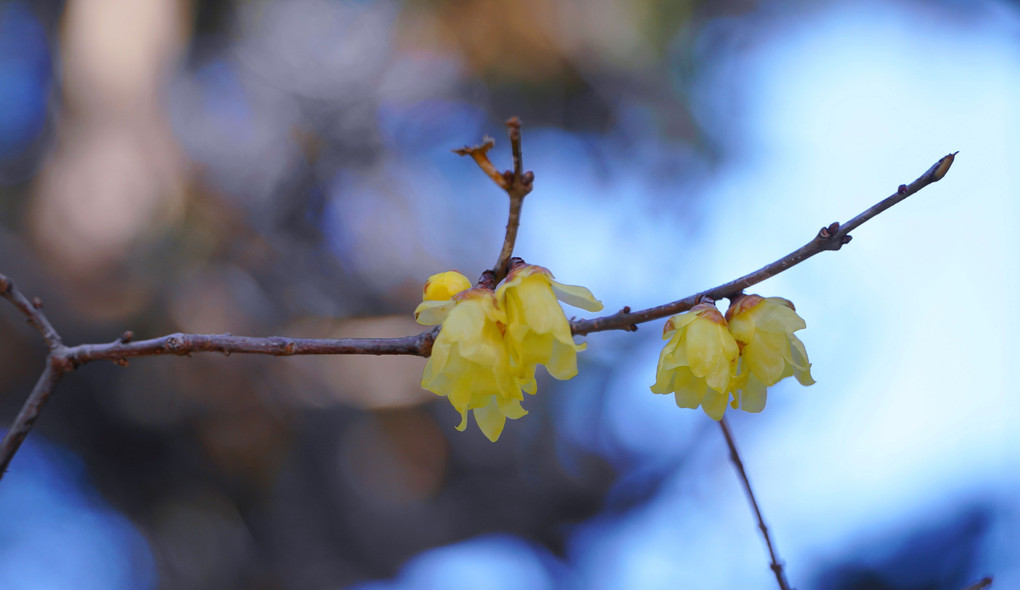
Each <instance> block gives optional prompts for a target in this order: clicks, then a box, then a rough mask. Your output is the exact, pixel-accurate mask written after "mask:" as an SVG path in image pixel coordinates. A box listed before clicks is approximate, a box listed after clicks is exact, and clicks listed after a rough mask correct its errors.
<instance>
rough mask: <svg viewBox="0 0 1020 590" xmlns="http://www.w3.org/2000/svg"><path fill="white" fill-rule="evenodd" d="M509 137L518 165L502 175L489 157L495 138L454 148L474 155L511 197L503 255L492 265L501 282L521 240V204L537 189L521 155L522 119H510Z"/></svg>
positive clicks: (497, 278) (496, 276) (477, 161)
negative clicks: (518, 238)
mask: <svg viewBox="0 0 1020 590" xmlns="http://www.w3.org/2000/svg"><path fill="white" fill-rule="evenodd" d="M506 132H507V136H508V137H509V138H510V153H511V154H512V156H513V163H514V168H513V170H507V171H505V172H503V173H502V174H500V173H499V172H498V171H497V170H496V167H495V166H494V165H493V164H492V162H491V161H490V160H489V156H488V154H487V152H488V151H489V150H490V149H491V148H492V146H493V145H495V141H494V140H493V139H492V138H491V137H484V138H482V143H481V144H480V145H476V146H473V147H472V146H465V147H462V148H459V149H455V150H453V153H455V154H458V155H461V156H471V158H472V159H473V160H474V161H475V163H476V164H478V167H479V168H481V169H482V172H485V174H486V176H488V177H489V178H491V179H492V181H493V182H495V183H496V184H497V185H498V186H499V187H500V188H501V189H503V190H505V191H506V193H507V195H508V196H509V197H510V212H509V214H508V215H507V222H506V234H505V236H504V237H503V247H502V248H500V250H499V257H498V258H497V259H496V265H495V266H493V267H492V272H493V274H494V278H495V282H496V283H497V284H498V283H499V282H500V281H501V280H503V277H505V276H506V273H507V271H508V268H507V266H508V265H509V264H510V258H511V257H512V256H513V253H514V245H515V244H516V243H517V231H518V229H519V228H520V225H521V207H523V206H524V197H526V196H528V193H530V192H531V190H532V188H534V180H535V174H534V173H533V172H531V171H528V172H524V161H523V159H522V155H521V120H520V119H518V118H517V117H510V118H509V119H508V120H507V122H506Z"/></svg>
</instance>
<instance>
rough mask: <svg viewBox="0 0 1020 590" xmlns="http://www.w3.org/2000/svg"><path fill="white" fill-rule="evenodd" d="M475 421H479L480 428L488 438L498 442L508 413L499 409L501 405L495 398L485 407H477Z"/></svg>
mask: <svg viewBox="0 0 1020 590" xmlns="http://www.w3.org/2000/svg"><path fill="white" fill-rule="evenodd" d="M475 422H478V428H479V429H481V431H482V434H484V435H485V437H486V438H488V439H489V440H490V441H492V442H496V441H497V440H499V435H500V434H502V433H503V426H504V425H505V424H506V414H504V413H503V412H501V411H500V410H499V405H498V404H497V402H496V400H495V398H493V399H492V400H491V401H490V402H489V403H488V404H486V405H485V407H482V408H477V409H475Z"/></svg>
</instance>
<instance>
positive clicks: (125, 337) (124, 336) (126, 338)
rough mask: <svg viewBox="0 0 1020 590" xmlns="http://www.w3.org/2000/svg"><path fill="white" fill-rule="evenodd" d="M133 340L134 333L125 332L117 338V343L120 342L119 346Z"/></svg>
mask: <svg viewBox="0 0 1020 590" xmlns="http://www.w3.org/2000/svg"><path fill="white" fill-rule="evenodd" d="M134 338H135V333H134V332H132V331H131V330H125V331H124V333H123V334H121V335H120V338H117V342H120V343H121V344H127V343H128V342H131V341H132V340H134Z"/></svg>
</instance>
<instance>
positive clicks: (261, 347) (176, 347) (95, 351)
mask: <svg viewBox="0 0 1020 590" xmlns="http://www.w3.org/2000/svg"><path fill="white" fill-rule="evenodd" d="M0 296H3V298H5V299H7V300H9V301H10V302H11V303H12V304H13V305H14V307H16V308H17V309H18V310H19V311H21V312H22V313H23V314H24V315H25V316H27V317H28V321H29V323H30V324H32V325H33V326H34V327H35V328H36V329H37V330H38V331H39V333H40V334H42V337H43V339H44V340H45V341H46V344H47V346H49V348H50V352H49V354H48V355H47V356H46V368H45V369H44V370H43V373H42V375H41V376H40V377H39V380H38V381H37V382H36V385H35V387H34V388H33V389H32V392H31V393H30V394H29V396H28V399H27V400H25V403H24V404H23V405H22V407H21V411H20V412H18V416H17V417H16V418H15V419H14V423H13V424H12V425H11V427H10V429H8V431H7V434H6V435H5V436H4V438H3V441H0V478H2V477H3V473H4V472H5V471H6V469H7V466H8V465H9V464H10V462H11V459H13V458H14V455H15V453H17V452H18V449H19V448H20V447H21V443H22V442H24V440H25V437H27V436H28V433H29V432H30V431H31V430H32V427H33V426H34V425H35V422H36V420H37V419H38V418H39V413H40V412H42V409H43V407H45V405H46V402H47V401H49V398H50V396H51V395H52V394H53V390H54V388H55V387H56V386H57V383H59V382H60V380H61V378H63V376H64V374H65V373H68V372H70V371H73V370H75V369H77V368H78V367H80V366H82V365H84V364H86V363H90V362H93V361H99V360H107V361H111V362H113V363H116V364H118V365H122V366H123V365H127V359H129V358H137V357H145V356H161V355H168V354H173V355H178V356H188V355H190V354H192V353H200V352H219V353H221V354H225V355H230V354H233V353H239V354H267V355H274V356H292V355H299V354H300V355H306V354H375V355H414V356H425V357H427V356H429V355H430V354H431V353H432V344H433V342H435V339H436V336H437V335H438V334H439V328H438V327H435V328H431V329H429V330H426V331H424V332H421V333H419V334H415V335H413V336H405V337H402V338H322V339H313V338H283V337H278V336H270V337H267V338H252V337H249V336H234V335H232V334H169V335H167V336H162V337H160V338H153V339H150V340H139V341H137V342H132V341H131V340H132V337H133V334H132V333H131V332H125V333H124V334H123V335H122V336H121V337H120V338H118V339H117V340H115V341H114V342H110V343H107V344H81V345H78V346H71V347H68V346H65V345H64V344H63V343H62V341H61V338H60V335H59V334H58V333H57V331H56V330H55V329H54V328H53V326H52V325H51V324H50V322H49V320H48V319H47V318H46V315H45V314H44V313H43V312H42V304H41V303H40V302H39V301H38V299H35V300H34V301H29V299H28V298H27V297H25V296H24V295H23V294H22V293H21V291H20V290H19V289H18V287H17V286H16V285H15V284H14V281H12V280H11V279H10V278H8V277H7V276H6V275H3V274H0Z"/></svg>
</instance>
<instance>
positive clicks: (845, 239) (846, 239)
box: [840, 234, 854, 246]
mask: <svg viewBox="0 0 1020 590" xmlns="http://www.w3.org/2000/svg"><path fill="white" fill-rule="evenodd" d="M852 239H854V237H853V236H851V235H850V234H847V235H845V236H843V239H842V240H841V241H840V245H841V246H845V245H847V244H849V243H850V240H852Z"/></svg>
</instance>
